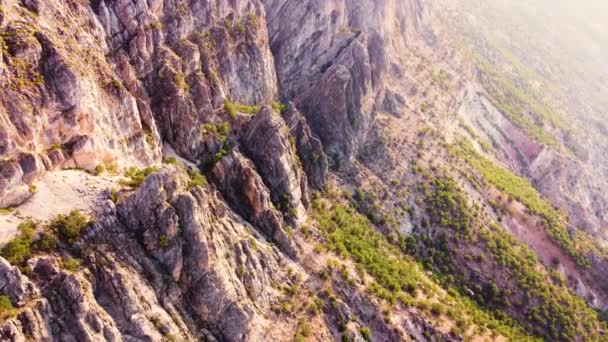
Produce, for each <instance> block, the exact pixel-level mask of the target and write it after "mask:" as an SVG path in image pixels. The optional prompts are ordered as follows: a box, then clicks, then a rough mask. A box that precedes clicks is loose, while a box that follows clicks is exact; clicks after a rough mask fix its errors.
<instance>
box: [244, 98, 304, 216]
mask: <svg viewBox="0 0 608 342" xmlns="http://www.w3.org/2000/svg"><path fill="white" fill-rule="evenodd" d="M290 133H291V132H290V129H289V127H287V125H286V124H285V121H283V118H282V117H281V116H280V114H279V113H274V112H273V111H272V109H270V108H269V107H264V108H262V110H260V112H258V113H257V114H256V115H255V116H254V117H253V119H252V120H251V121H250V122H249V123H248V124H247V126H246V127H245V129H244V132H243V133H242V134H241V139H240V141H241V143H242V146H243V149H244V151H245V153H246V154H247V155H248V156H249V157H250V158H251V159H252V160H253V162H254V163H255V165H256V166H257V170H258V171H259V172H260V175H261V176H262V179H263V180H264V182H265V184H266V185H267V186H268V188H269V189H270V194H271V196H272V201H273V203H274V204H275V206H277V207H278V208H279V209H280V210H281V211H282V212H283V216H284V217H285V219H286V220H287V221H289V222H290V224H293V225H295V226H297V225H299V224H301V223H302V222H303V221H304V220H305V218H306V209H305V208H304V206H305V205H307V204H308V181H307V179H306V174H304V172H303V170H302V169H301V162H300V159H299V157H298V154H297V152H296V150H297V146H296V144H293V145H292V140H290V139H291V138H290Z"/></svg>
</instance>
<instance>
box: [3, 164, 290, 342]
mask: <svg viewBox="0 0 608 342" xmlns="http://www.w3.org/2000/svg"><path fill="white" fill-rule="evenodd" d="M187 187H188V176H187V175H186V174H185V172H184V171H181V170H178V169H177V168H167V169H164V170H163V171H161V172H160V173H158V174H155V175H152V176H150V177H149V178H148V179H147V180H146V181H145V182H144V183H143V184H142V186H141V188H140V189H139V190H138V191H137V192H136V193H135V194H134V195H132V196H130V197H128V198H126V199H125V200H124V201H122V202H121V203H120V204H119V205H118V207H115V206H114V205H113V203H112V202H110V201H108V203H107V208H106V210H105V211H104V212H105V214H103V215H101V216H100V217H98V219H97V220H96V222H95V223H94V224H93V225H92V226H91V227H89V229H88V230H87V233H86V234H85V236H84V237H83V239H82V240H81V241H80V242H79V243H78V244H77V245H76V247H75V248H74V249H72V250H71V252H72V253H76V254H77V255H79V257H81V258H82V259H83V264H82V265H83V267H84V270H83V271H82V272H78V273H77V274H71V273H70V272H67V271H64V270H62V269H61V268H60V266H59V265H60V264H61V262H60V260H59V259H58V258H56V257H54V256H49V257H42V258H33V259H30V260H29V262H28V263H29V265H30V269H31V270H32V277H33V278H32V279H33V281H30V280H28V278H27V277H25V276H23V275H21V273H20V272H19V270H18V268H16V267H12V266H10V265H9V264H8V263H6V261H4V260H2V259H0V266H1V267H0V291H2V292H1V293H2V294H7V295H9V296H10V297H11V299H12V301H13V302H14V303H15V304H19V305H20V306H22V307H23V309H22V310H21V311H20V313H19V314H18V316H17V317H15V318H11V319H9V320H7V321H6V322H5V323H4V325H3V327H2V328H1V329H0V335H1V336H2V337H3V338H8V339H12V340H20V339H22V338H25V337H33V338H34V339H35V340H54V339H61V340H79V341H81V340H91V341H102V340H110V341H114V340H116V341H118V340H124V339H127V340H129V339H135V340H162V339H163V338H170V337H171V336H172V337H171V338H173V339H177V340H187V339H190V340H202V339H205V340H214V336H215V337H217V338H218V339H219V340H226V341H241V340H248V341H259V340H263V339H264V337H263V336H271V335H272V334H270V335H269V333H268V331H267V328H268V326H270V324H271V321H269V320H268V319H271V318H270V317H272V315H273V314H272V312H271V311H270V309H271V304H272V303H273V302H275V301H276V300H277V296H278V294H279V292H277V291H276V290H275V289H274V288H273V286H272V283H285V282H289V280H286V279H283V278H282V277H283V274H284V273H283V271H282V267H283V265H284V263H285V261H286V259H285V257H284V256H282V255H280V254H278V253H277V251H276V249H274V248H272V247H271V246H269V245H267V244H266V243H263V242H261V241H260V242H259V243H255V242H254V241H255V240H256V238H255V237H254V236H253V235H251V232H252V231H253V228H252V227H251V226H249V225H248V224H247V223H246V222H244V221H243V220H242V219H241V218H240V217H239V216H237V215H236V214H235V213H233V212H232V211H231V210H230V209H229V208H227V207H226V206H225V205H224V204H223V203H222V202H221V200H220V199H218V198H217V196H216V195H215V194H214V193H213V191H212V190H211V189H210V188H200V187H196V188H193V189H191V190H190V191H188V189H187ZM40 289H42V290H40ZM37 296H39V298H38V297H37ZM37 298H38V299H37ZM290 324H293V323H290ZM280 329H281V326H280V325H278V326H276V329H275V330H274V331H275V333H276V334H280V331H281V330H280ZM275 336H276V335H275ZM284 338H285V339H286V337H285V336H284Z"/></svg>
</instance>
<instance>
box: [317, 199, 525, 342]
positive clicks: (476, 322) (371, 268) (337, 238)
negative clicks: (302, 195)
mask: <svg viewBox="0 0 608 342" xmlns="http://www.w3.org/2000/svg"><path fill="white" fill-rule="evenodd" d="M312 216H313V218H314V219H315V220H316V221H317V223H318V225H319V228H320V229H321V231H322V232H323V234H324V237H325V241H326V242H325V243H326V245H327V249H329V250H331V251H333V252H335V253H336V254H338V255H339V256H341V257H350V258H352V259H353V260H354V261H355V262H356V264H357V265H358V267H362V268H364V269H365V271H367V272H368V273H369V274H370V275H371V276H372V277H373V278H374V280H375V281H374V282H371V283H370V284H369V285H368V291H369V292H370V293H372V294H374V295H375V296H377V297H379V298H381V299H384V300H387V301H389V302H391V303H396V302H397V301H400V302H401V303H403V304H404V305H406V306H410V307H412V306H415V307H418V308H419V310H421V311H422V312H423V313H427V314H428V316H427V317H429V318H431V317H432V313H431V312H430V309H431V305H430V302H429V300H427V299H425V298H424V297H427V298H436V299H437V301H436V302H437V303H438V304H437V305H439V306H441V308H439V306H437V305H436V306H434V307H435V309H434V310H435V311H437V310H439V311H441V312H446V315H448V316H449V317H450V318H451V319H453V320H455V321H457V322H458V321H462V322H463V323H462V324H461V326H462V327H468V326H476V327H477V329H479V332H481V331H483V330H484V329H490V330H491V331H493V332H494V333H495V334H497V335H502V336H505V337H508V338H511V339H512V340H516V341H528V340H534V338H532V337H530V336H528V335H526V334H525V333H524V332H523V329H522V328H521V327H519V326H518V324H517V323H516V322H515V321H513V320H511V319H509V318H507V317H504V316H502V317H501V318H498V316H495V315H494V314H492V313H491V312H490V311H487V310H482V309H480V308H479V306H478V305H477V304H475V303H474V302H472V301H471V300H469V299H467V298H465V297H462V296H461V295H460V294H459V293H457V292H456V291H449V292H448V293H445V292H443V291H442V290H441V289H440V288H439V286H438V285H437V284H436V283H434V282H433V281H431V280H430V279H429V278H428V277H427V276H426V275H425V274H424V272H423V271H422V269H421V268H420V266H419V265H418V264H417V263H416V262H415V261H414V260H413V259H412V258H411V257H410V256H407V255H404V254H403V253H402V252H401V251H400V250H399V249H397V248H396V247H395V246H393V245H391V244H390V243H389V242H388V241H387V240H386V238H385V237H384V236H383V235H382V234H380V233H378V232H377V231H376V230H375V229H374V228H373V226H372V225H371V223H370V222H369V221H368V220H367V219H366V218H365V217H364V216H362V215H360V214H358V213H357V212H356V211H355V210H354V209H353V208H352V207H348V206H346V205H343V204H337V203H335V202H332V201H329V200H326V199H321V198H316V199H314V200H313V203H312ZM315 250H317V251H320V249H318V248H315ZM419 293H423V294H424V295H423V296H420V295H419ZM457 328H458V327H457ZM458 329H461V330H460V331H458V333H464V331H463V330H462V329H463V328H458Z"/></svg>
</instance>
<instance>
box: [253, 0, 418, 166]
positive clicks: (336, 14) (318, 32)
mask: <svg viewBox="0 0 608 342" xmlns="http://www.w3.org/2000/svg"><path fill="white" fill-rule="evenodd" d="M263 2H264V5H265V6H266V11H267V12H268V14H267V16H268V27H269V34H270V41H271V48H272V51H273V53H274V56H275V62H276V68H277V75H278V79H279V83H280V86H281V87H280V88H281V91H282V92H283V93H282V95H283V96H284V97H285V98H288V99H290V100H293V101H294V102H295V104H296V105H297V106H298V107H299V108H301V109H302V111H303V112H304V113H305V114H306V116H307V118H308V120H309V121H310V124H311V126H312V128H313V130H314V131H315V132H316V133H317V134H318V136H319V137H320V138H321V139H322V140H323V143H324V144H325V150H326V152H327V154H328V156H329V157H330V158H331V159H332V160H333V161H334V162H335V163H336V166H338V167H339V166H340V164H342V163H345V162H348V161H349V159H350V158H351V157H352V156H354V155H355V154H356V152H357V150H358V148H359V146H360V144H361V143H362V142H363V140H364V138H365V135H366V134H367V132H368V130H369V128H370V124H371V122H372V120H373V118H374V113H375V108H376V107H381V106H382V104H383V101H384V98H385V96H384V94H385V92H386V89H387V86H388V82H387V79H388V78H390V73H388V70H389V66H390V65H391V62H393V61H392V60H391V57H392V58H396V57H397V56H398V54H392V52H396V51H399V50H400V49H405V48H406V47H407V45H408V41H409V40H410V38H411V37H412V36H414V35H415V33H416V32H417V31H418V26H419V22H420V21H421V18H422V7H421V5H420V3H419V2H418V1H415V0H409V1H391V0H383V1H371V0H370V1H368V0H349V1H345V2H332V1H295V0H294V1H291V0H265V1H263ZM310 13H315V15H310ZM294 60H295V61H296V62H295V63H294V62H293V61H294ZM376 102H378V103H376Z"/></svg>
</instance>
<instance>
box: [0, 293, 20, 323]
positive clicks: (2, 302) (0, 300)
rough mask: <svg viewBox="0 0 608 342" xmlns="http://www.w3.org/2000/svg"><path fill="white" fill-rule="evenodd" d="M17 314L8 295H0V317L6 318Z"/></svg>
mask: <svg viewBox="0 0 608 342" xmlns="http://www.w3.org/2000/svg"><path fill="white" fill-rule="evenodd" d="M16 314H17V310H16V309H15V308H14V307H13V303H12V302H11V298H10V297H9V296H5V295H2V296H0V319H6V318H9V317H14V316H15V315H16Z"/></svg>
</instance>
